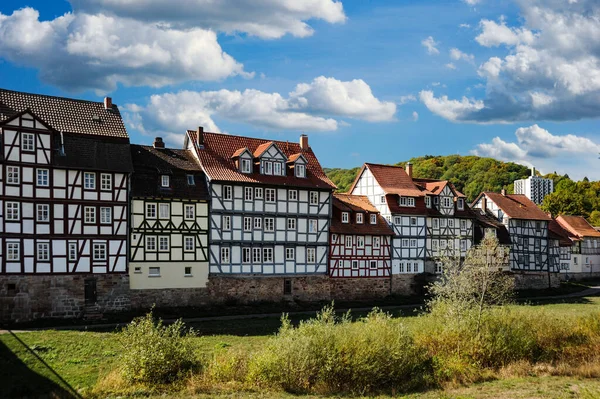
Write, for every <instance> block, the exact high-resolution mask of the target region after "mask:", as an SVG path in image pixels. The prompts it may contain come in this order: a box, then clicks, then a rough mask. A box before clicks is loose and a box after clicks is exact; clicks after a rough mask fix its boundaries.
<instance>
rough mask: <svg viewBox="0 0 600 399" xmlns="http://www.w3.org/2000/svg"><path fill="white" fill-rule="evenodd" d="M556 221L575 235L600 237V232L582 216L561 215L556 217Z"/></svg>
mask: <svg viewBox="0 0 600 399" xmlns="http://www.w3.org/2000/svg"><path fill="white" fill-rule="evenodd" d="M556 221H557V222H558V223H560V225H561V226H562V227H563V228H564V229H566V230H567V231H569V232H570V233H571V234H573V235H574V236H575V237H578V238H583V237H600V232H598V231H597V230H596V229H595V228H593V227H592V225H591V224H589V223H588V221H587V220H585V218H584V217H582V216H568V215H560V216H559V217H557V218H556Z"/></svg>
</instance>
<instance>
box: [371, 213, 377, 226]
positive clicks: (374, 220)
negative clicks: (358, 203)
mask: <svg viewBox="0 0 600 399" xmlns="http://www.w3.org/2000/svg"><path fill="white" fill-rule="evenodd" d="M370 218H371V224H377V214H375V213H372V214H371V215H370Z"/></svg>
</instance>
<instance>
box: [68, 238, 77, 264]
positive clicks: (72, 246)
mask: <svg viewBox="0 0 600 399" xmlns="http://www.w3.org/2000/svg"><path fill="white" fill-rule="evenodd" d="M69 260H72V261H76V260H77V243H74V242H70V243H69Z"/></svg>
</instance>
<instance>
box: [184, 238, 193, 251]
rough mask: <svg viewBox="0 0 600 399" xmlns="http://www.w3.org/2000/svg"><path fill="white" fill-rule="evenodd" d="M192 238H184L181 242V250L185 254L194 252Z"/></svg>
mask: <svg viewBox="0 0 600 399" xmlns="http://www.w3.org/2000/svg"><path fill="white" fill-rule="evenodd" d="M194 247H195V245H194V237H185V238H184V242H183V250H184V251H185V252H193V251H194V249H195V248H194Z"/></svg>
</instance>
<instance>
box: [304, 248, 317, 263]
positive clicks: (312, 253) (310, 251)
mask: <svg viewBox="0 0 600 399" xmlns="http://www.w3.org/2000/svg"><path fill="white" fill-rule="evenodd" d="M306 263H317V250H316V248H306Z"/></svg>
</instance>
